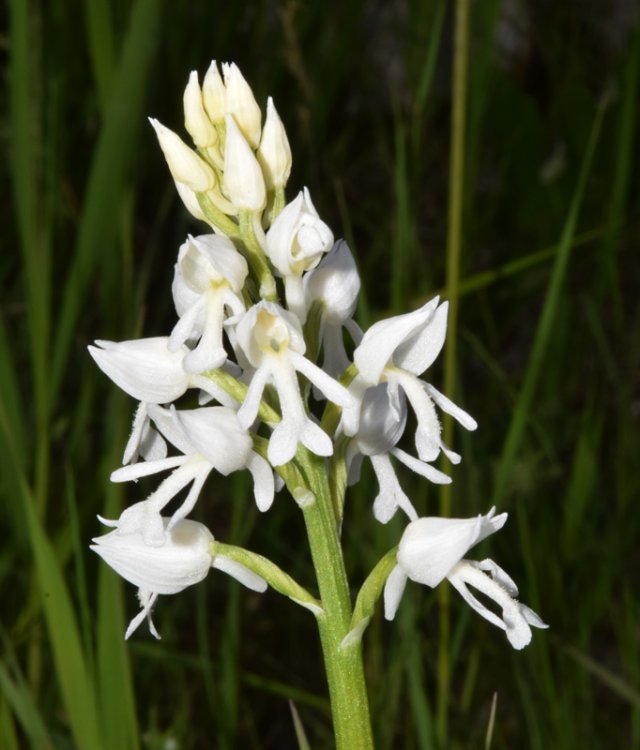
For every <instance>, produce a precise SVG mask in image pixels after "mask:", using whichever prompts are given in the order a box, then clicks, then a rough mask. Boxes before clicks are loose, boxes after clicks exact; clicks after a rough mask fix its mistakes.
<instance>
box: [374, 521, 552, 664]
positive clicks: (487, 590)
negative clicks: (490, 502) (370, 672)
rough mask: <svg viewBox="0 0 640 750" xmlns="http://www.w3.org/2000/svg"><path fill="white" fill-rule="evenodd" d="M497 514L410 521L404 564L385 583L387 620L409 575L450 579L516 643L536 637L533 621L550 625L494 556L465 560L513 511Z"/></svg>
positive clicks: (431, 581)
mask: <svg viewBox="0 0 640 750" xmlns="http://www.w3.org/2000/svg"><path fill="white" fill-rule="evenodd" d="M494 514H495V508H492V509H491V510H490V511H489V513H487V515H486V516H482V515H479V516H477V517H476V518H419V519H418V520H416V521H413V522H412V523H410V524H409V525H408V526H407V528H406V529H405V531H404V534H403V535H402V538H401V540H400V544H399V546H398V555H397V563H398V564H397V565H396V567H395V568H394V569H393V570H392V571H391V574H390V575H389V578H388V579H387V582H386V584H385V589H384V608H385V617H386V619H387V620H392V619H393V618H394V617H395V614H396V611H397V609H398V605H399V604H400V599H401V597H402V594H403V592H404V588H405V585H406V582H407V579H408V578H410V579H411V580H412V581H416V582H417V583H423V584H424V585H426V586H430V587H431V588H435V586H437V585H438V584H439V583H440V582H441V581H442V580H444V579H445V578H447V579H449V581H450V582H451V584H452V585H453V586H454V587H455V588H456V589H457V590H458V591H459V592H460V594H461V595H462V597H463V598H464V599H465V601H466V602H467V603H468V604H469V605H470V606H471V607H472V608H473V609H475V610H476V612H478V613H479V614H480V615H482V617H484V618H485V619H487V620H489V622H491V623H493V624H494V625H496V626H498V627H499V628H501V629H502V630H505V631H506V633H507V638H508V639H509V642H510V643H511V645H512V646H513V647H514V648H516V649H521V648H524V647H525V646H526V645H527V644H528V643H529V642H530V641H531V626H533V627H537V628H546V627H547V625H545V624H544V623H543V622H542V620H541V619H540V618H539V617H538V615H536V613H535V612H533V610H531V609H530V608H529V607H527V606H525V605H524V604H521V603H520V602H518V601H517V600H516V599H515V597H517V596H518V589H517V587H516V585H515V583H514V582H513V580H512V579H511V578H510V577H509V576H508V575H507V574H506V573H505V572H504V571H503V570H502V569H501V568H499V567H498V566H497V565H496V564H495V563H494V562H493V561H492V560H483V561H482V562H474V561H470V560H465V559H463V558H464V555H465V554H466V553H467V552H468V550H469V549H471V547H473V546H475V545H476V544H478V543H479V542H481V541H482V540H483V539H485V538H486V537H487V536H489V535H490V534H493V533H494V532H495V531H498V530H499V529H501V528H502V527H503V526H504V524H505V522H506V520H507V514H506V513H501V514H500V515H499V516H495V515H494ZM485 570H486V571H488V572H489V573H490V575H489V576H487V575H486V574H485V573H483V572H482V571H485ZM469 585H470V586H473V587H474V588H475V589H477V590H478V591H480V592H481V593H482V594H484V595H485V596H486V597H488V598H489V599H492V600H493V601H494V602H495V603H496V604H497V605H498V606H499V607H500V608H501V610H502V618H500V617H498V616H497V615H496V614H495V613H494V612H492V611H491V610H490V609H488V608H487V607H486V606H485V605H484V604H482V603H481V602H480V601H479V600H478V599H477V598H476V597H475V596H474V595H473V594H472V593H471V592H470V591H469V589H468V586H469Z"/></svg>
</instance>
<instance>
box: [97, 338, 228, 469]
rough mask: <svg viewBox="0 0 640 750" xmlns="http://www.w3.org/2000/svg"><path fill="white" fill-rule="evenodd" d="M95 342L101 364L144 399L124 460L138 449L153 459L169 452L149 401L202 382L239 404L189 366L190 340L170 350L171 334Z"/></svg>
mask: <svg viewBox="0 0 640 750" xmlns="http://www.w3.org/2000/svg"><path fill="white" fill-rule="evenodd" d="M95 343H96V346H89V347H88V349H89V354H91V356H92V357H93V359H94V360H95V362H96V364H97V365H98V367H99V368H100V369H101V370H102V371H103V372H104V373H105V375H107V376H108V377H109V378H111V380H113V382H114V383H115V384H116V385H117V386H118V387H119V388H121V389H122V390H123V391H124V392H125V393H127V394H129V396H132V397H133V398H135V399H137V400H138V401H140V405H139V406H138V408H137V410H136V413H135V416H134V419H133V426H132V430H131V436H130V438H129V441H128V442H127V446H126V448H125V451H124V457H123V459H122V463H125V464H127V463H129V462H130V461H134V460H135V459H136V458H137V456H138V455H141V456H143V457H144V458H145V459H147V460H155V459H160V458H164V457H165V456H166V453H167V449H166V444H165V442H164V440H163V439H162V438H161V437H160V436H159V435H158V433H157V432H156V431H155V430H153V429H152V428H151V426H150V425H149V418H148V409H147V404H168V403H170V402H171V401H175V400H176V399H178V398H180V397H181V396H183V395H184V394H185V393H186V392H187V390H188V389H189V388H200V389H201V390H203V391H205V392H206V393H207V395H208V396H210V397H212V398H215V399H216V400H217V401H219V402H220V403H221V404H222V405H223V406H228V407H234V406H237V405H238V402H237V401H236V400H235V399H234V398H233V397H232V396H229V394H228V393H227V392H226V391H224V390H223V389H222V388H219V387H218V386H217V385H216V384H215V383H213V382H212V381H211V380H210V379H209V378H206V377H204V376H201V375H195V374H189V373H187V372H185V369H184V366H183V363H184V359H185V357H187V356H189V354H190V351H189V349H188V348H187V347H186V346H177V347H175V348H174V349H173V350H170V349H169V338H168V337H167V336H156V337H154V338H146V339H135V340H133V341H103V340H98V341H96V342H95Z"/></svg>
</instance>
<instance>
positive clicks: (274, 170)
mask: <svg viewBox="0 0 640 750" xmlns="http://www.w3.org/2000/svg"><path fill="white" fill-rule="evenodd" d="M257 156H258V161H259V162H260V166H261V167H262V171H263V172H264V177H265V181H266V183H267V188H268V189H269V190H271V189H273V188H275V187H284V186H285V185H286V184H287V180H288V179H289V175H290V174H291V148H290V146H289V140H288V138H287V133H286V131H285V129H284V125H283V124H282V120H281V119H280V116H279V115H278V113H277V111H276V108H275V106H274V104H273V99H272V98H271V97H269V99H268V100H267V117H266V120H265V123H264V128H263V129H262V138H261V140H260V147H259V148H258V153H257Z"/></svg>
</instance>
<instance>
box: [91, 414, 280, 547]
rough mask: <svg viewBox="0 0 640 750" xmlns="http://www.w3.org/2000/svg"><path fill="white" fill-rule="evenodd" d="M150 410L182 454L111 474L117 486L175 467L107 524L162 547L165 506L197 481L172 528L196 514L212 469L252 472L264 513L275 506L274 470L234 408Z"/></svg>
mask: <svg viewBox="0 0 640 750" xmlns="http://www.w3.org/2000/svg"><path fill="white" fill-rule="evenodd" d="M147 408H148V412H149V416H150V417H151V419H153V421H154V423H155V425H156V427H157V429H158V431H159V432H160V433H161V434H162V435H163V436H164V437H165V438H166V439H167V440H168V441H169V442H170V443H171V444H172V445H174V446H175V447H176V448H177V449H178V450H179V451H181V452H182V455H180V456H169V457H168V458H163V459H159V460H156V461H143V462H140V463H137V464H133V465H132V466H124V467H123V468H121V469H118V470H116V471H114V472H113V473H112V475H111V480H112V481H113V482H129V481H132V480H137V479H140V478H141V477H145V476H151V475H152V474H157V473H158V472H161V471H167V470H168V469H173V471H172V473H171V474H170V475H169V476H168V477H167V478H166V479H165V480H164V481H163V482H162V483H161V484H160V486H159V487H158V488H157V489H156V490H155V491H154V492H152V493H151V495H149V497H148V498H147V499H146V500H143V501H142V502H139V503H136V504H135V505H132V506H131V507H129V508H127V509H126V510H125V511H124V512H123V513H122V515H121V517H120V519H119V521H105V522H104V523H106V524H107V525H111V526H117V527H118V528H119V529H120V530H121V532H123V533H133V532H141V533H142V536H143V538H144V540H145V543H146V544H149V545H160V544H162V541H163V538H164V537H163V528H162V524H161V521H160V518H161V513H162V511H163V509H164V508H165V506H166V505H167V504H168V503H169V502H170V500H172V498H173V497H175V496H176V495H177V494H178V493H179V492H180V491H181V490H182V489H184V488H185V487H187V486H188V485H189V484H191V483H193V484H192V486H191V489H190V490H189V492H188V494H187V496H186V498H185V499H184V500H183V502H182V504H181V505H180V507H179V508H178V509H177V510H176V511H175V512H174V513H173V515H172V516H171V521H170V526H169V528H171V527H173V525H175V524H176V523H178V522H179V521H180V520H181V519H182V518H185V517H186V516H188V515H189V513H190V512H191V511H192V509H193V507H194V505H195V504H196V501H197V499H198V496H199V494H200V491H201V490H202V487H203V485H204V483H205V481H206V478H207V476H208V475H209V473H210V472H211V471H212V470H213V469H215V470H216V471H218V472H219V473H220V474H223V475H224V476H226V475H227V474H231V473H232V472H234V471H240V470H242V469H249V471H250V472H251V474H252V476H253V481H254V495H255V499H256V505H257V506H258V508H259V509H260V510H262V511H265V510H267V509H268V508H269V507H270V506H271V503H272V502H273V495H274V481H273V473H272V471H271V468H270V467H269V464H268V463H267V462H266V461H265V460H264V459H263V458H262V457H261V456H259V455H258V454H257V453H255V452H254V451H253V442H252V440H251V436H250V435H249V433H248V432H247V431H246V430H245V429H243V428H242V427H241V425H240V423H239V421H238V417H237V415H236V413H235V412H234V411H233V410H232V409H229V408H227V407H224V406H210V407H203V408H200V409H192V410H183V411H177V410H176V409H163V408H162V407H160V406H156V405H152V404H150V405H149V406H148V407H147Z"/></svg>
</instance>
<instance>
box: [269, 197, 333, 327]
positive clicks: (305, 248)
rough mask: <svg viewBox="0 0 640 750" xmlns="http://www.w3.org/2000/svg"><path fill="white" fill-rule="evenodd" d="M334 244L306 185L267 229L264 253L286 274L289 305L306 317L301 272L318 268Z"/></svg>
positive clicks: (281, 272)
mask: <svg viewBox="0 0 640 750" xmlns="http://www.w3.org/2000/svg"><path fill="white" fill-rule="evenodd" d="M332 246H333V233H332V232H331V230H330V229H329V227H328V226H327V225H326V224H325V223H324V222H323V221H322V219H320V217H319V216H318V212H317V211H316V209H315V207H314V205H313V203H312V202H311V196H310V195H309V191H308V190H307V188H304V190H303V191H302V192H300V193H298V195H297V196H296V197H295V198H294V200H293V201H291V203H288V204H287V205H286V206H285V207H284V208H283V209H282V211H281V212H280V213H279V214H278V216H277V217H276V219H275V221H274V222H273V224H272V225H271V227H270V229H269V231H268V232H267V239H266V243H265V253H266V254H267V256H268V258H269V260H270V261H271V262H272V263H273V265H274V266H275V267H276V269H277V270H278V271H279V272H280V274H281V275H282V276H283V277H284V281H285V287H286V293H287V307H288V308H289V309H290V310H292V311H293V312H295V313H296V315H298V317H300V318H301V319H304V314H305V305H304V293H303V287H302V274H303V273H304V272H305V271H308V270H309V269H311V268H315V267H316V266H317V265H318V263H319V262H320V259H321V258H322V256H323V255H324V254H325V253H326V252H328V251H329V250H330V249H331V247H332Z"/></svg>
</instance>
